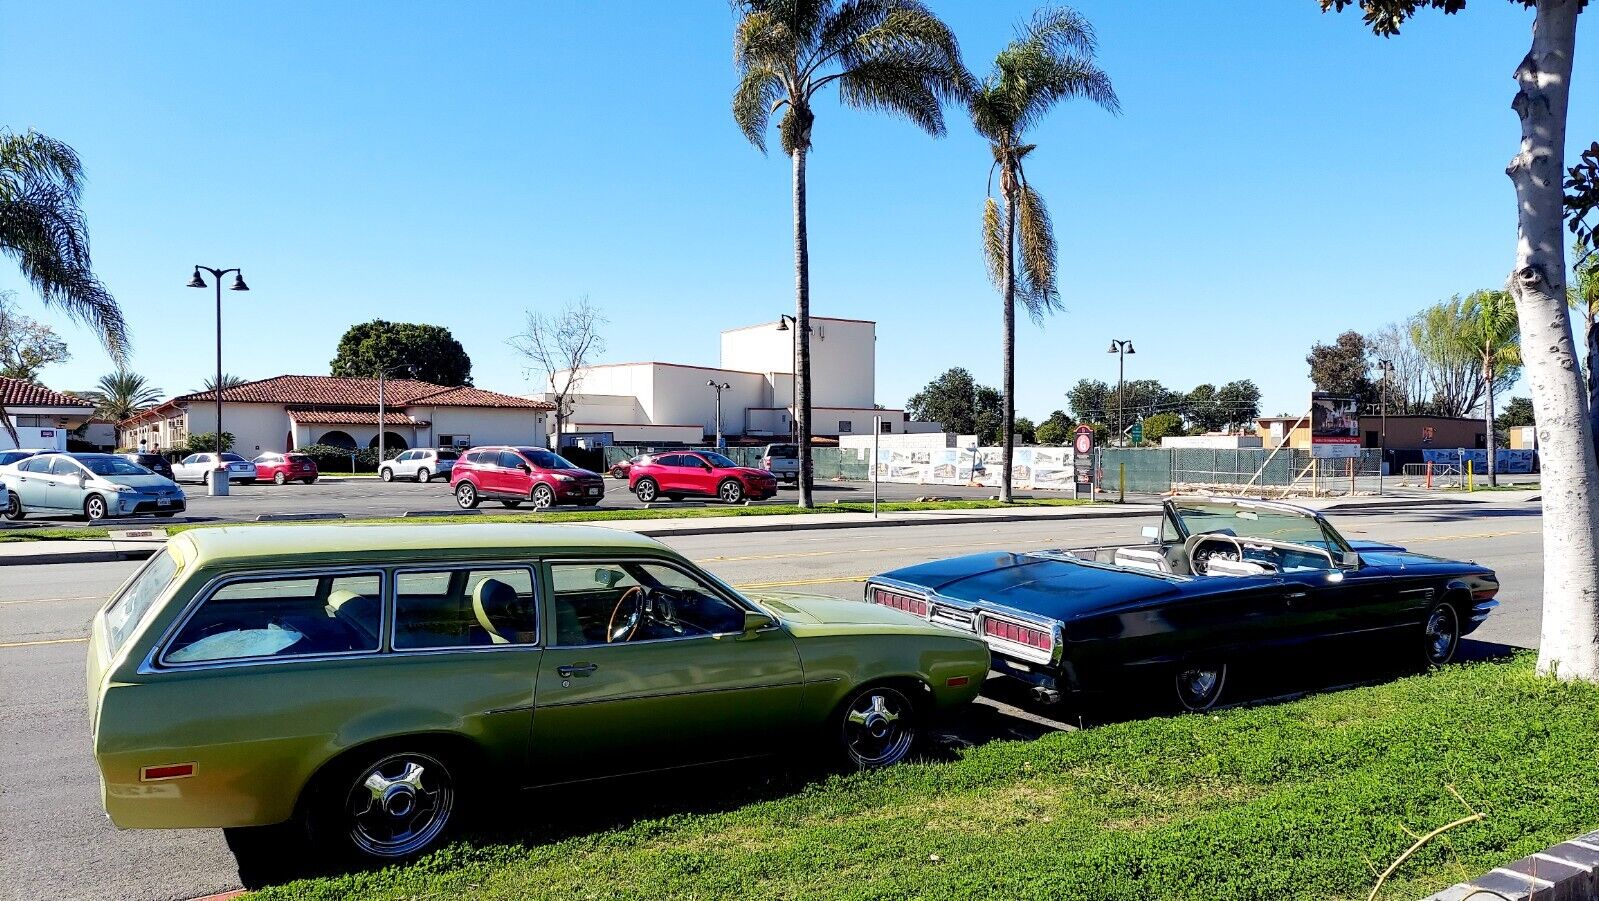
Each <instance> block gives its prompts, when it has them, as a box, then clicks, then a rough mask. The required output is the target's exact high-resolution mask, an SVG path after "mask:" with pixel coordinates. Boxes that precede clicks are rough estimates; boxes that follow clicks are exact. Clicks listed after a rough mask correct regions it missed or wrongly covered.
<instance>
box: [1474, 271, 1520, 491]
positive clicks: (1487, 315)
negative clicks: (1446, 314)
mask: <svg viewBox="0 0 1599 901" xmlns="http://www.w3.org/2000/svg"><path fill="white" fill-rule="evenodd" d="M1465 315H1466V328H1465V329H1464V331H1463V333H1462V338H1464V339H1465V340H1466V342H1467V343H1468V345H1469V346H1470V348H1471V350H1472V352H1473V353H1475V354H1476V355H1477V358H1478V360H1479V361H1480V362H1481V364H1482V382H1483V384H1484V385H1485V386H1486V388H1485V391H1486V394H1485V396H1484V399H1483V416H1482V418H1483V423H1484V425H1485V426H1486V428H1485V429H1484V431H1485V432H1487V434H1488V484H1489V485H1497V484H1499V474H1498V470H1497V467H1496V466H1495V461H1494V449H1495V448H1494V383H1495V382H1497V381H1501V380H1510V379H1512V378H1513V371H1519V370H1520V369H1521V326H1520V325H1519V324H1517V322H1516V303H1515V301H1514V300H1512V299H1511V297H1510V294H1509V293H1508V292H1506V291H1473V292H1472V293H1471V294H1470V295H1468V296H1467V297H1466V313H1465Z"/></svg>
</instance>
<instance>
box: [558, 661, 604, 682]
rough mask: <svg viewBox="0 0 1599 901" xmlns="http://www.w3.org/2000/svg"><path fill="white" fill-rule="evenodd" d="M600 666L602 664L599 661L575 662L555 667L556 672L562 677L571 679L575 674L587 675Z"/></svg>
mask: <svg viewBox="0 0 1599 901" xmlns="http://www.w3.org/2000/svg"><path fill="white" fill-rule="evenodd" d="M599 668H600V665H599V664H598V663H574V664H570V665H567V666H558V667H556V668H555V672H556V673H557V674H558V675H560V677H561V678H562V679H570V678H572V677H573V676H587V675H589V674H590V673H592V672H594V671H595V670H597V669H599Z"/></svg>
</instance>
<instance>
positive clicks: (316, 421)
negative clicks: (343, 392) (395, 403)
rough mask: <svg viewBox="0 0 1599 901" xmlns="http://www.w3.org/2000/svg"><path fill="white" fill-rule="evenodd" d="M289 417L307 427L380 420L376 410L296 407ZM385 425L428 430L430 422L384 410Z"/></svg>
mask: <svg viewBox="0 0 1599 901" xmlns="http://www.w3.org/2000/svg"><path fill="white" fill-rule="evenodd" d="M289 416H291V417H293V419H294V421H295V422H298V423H301V424H305V425H371V424H372V423H374V422H376V421H377V418H378V414H377V411H376V410H299V409H296V408H294V407H290V408H289ZM383 424H384V425H398V426H420V427H422V428H426V427H427V425H428V422H427V420H425V419H417V418H415V417H412V416H407V415H406V414H404V413H395V412H393V411H391V410H384V411H383Z"/></svg>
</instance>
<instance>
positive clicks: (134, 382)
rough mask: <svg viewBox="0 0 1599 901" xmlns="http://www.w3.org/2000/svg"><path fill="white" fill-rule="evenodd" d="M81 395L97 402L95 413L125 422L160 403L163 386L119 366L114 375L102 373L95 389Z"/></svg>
mask: <svg viewBox="0 0 1599 901" xmlns="http://www.w3.org/2000/svg"><path fill="white" fill-rule="evenodd" d="M79 396H81V397H82V398H83V399H84V400H86V401H88V402H89V403H92V404H94V415H96V416H98V417H100V418H102V419H109V420H111V421H112V422H121V421H122V420H124V419H127V418H128V417H129V416H132V415H133V414H135V413H138V412H140V411H141V410H146V409H149V408H150V407H153V406H155V405H156V404H157V403H159V402H160V401H161V389H160V388H157V387H155V386H154V385H152V384H150V380H149V379H146V378H145V377H144V376H142V375H139V374H138V373H136V372H129V371H128V370H126V369H118V370H117V371H116V372H113V373H111V374H110V375H102V376H100V381H98V382H96V383H95V386H94V390H92V391H84V392H82V393H81V394H80V395H79Z"/></svg>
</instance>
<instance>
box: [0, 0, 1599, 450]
mask: <svg viewBox="0 0 1599 901" xmlns="http://www.w3.org/2000/svg"><path fill="white" fill-rule="evenodd" d="M929 4H930V6H931V7H932V8H933V9H934V11H935V12H937V13H938V14H939V15H940V16H941V17H943V18H944V19H945V21H946V22H948V23H949V25H950V26H951V27H952V28H953V29H954V31H955V33H956V35H957V37H958V38H959V40H960V42H961V50H962V53H963V55H964V57H965V59H966V62H967V65H968V66H969V67H971V68H972V69H973V70H974V71H976V72H977V73H978V74H979V75H982V74H985V73H986V72H987V71H988V68H989V61H991V60H992V59H993V57H994V55H995V54H996V53H997V52H998V51H999V50H1000V49H1001V48H1002V47H1003V46H1004V44H1005V43H1006V42H1007V41H1009V40H1010V39H1011V36H1012V33H1013V28H1014V26H1015V24H1016V23H1017V22H1018V21H1019V20H1021V19H1023V18H1025V17H1026V16H1027V15H1029V14H1030V13H1031V11H1032V9H1033V8H1034V7H1033V6H1032V5H1031V4H1029V3H1022V2H1012V0H961V2H955V0H929ZM1076 8H1077V9H1078V10H1079V11H1080V12H1082V13H1083V14H1084V15H1086V16H1087V17H1088V18H1089V19H1090V20H1091V21H1092V22H1093V23H1094V25H1095V27H1096V28H1097V30H1098V33H1099V38H1100V51H1099V60H1100V63H1101V65H1102V67H1103V68H1104V69H1105V70H1106V71H1107V72H1108V73H1109V74H1110V76H1111V78H1112V80H1113V83H1114V85H1115V87H1116V91H1117V93H1118V95H1119V96H1120V99H1121V104H1122V114H1121V115H1120V116H1119V117H1117V116H1112V115H1110V114H1108V113H1106V112H1105V111H1103V110H1101V109H1099V108H1098V107H1095V106H1093V105H1092V104H1088V103H1086V102H1077V103H1068V104H1065V105H1062V106H1060V107H1058V108H1057V109H1056V110H1055V111H1054V112H1053V113H1052V114H1050V115H1049V116H1048V117H1047V118H1046V119H1045V120H1044V121H1043V122H1042V124H1041V125H1040V126H1039V127H1038V129H1037V130H1036V131H1035V132H1034V134H1033V140H1034V141H1035V142H1036V143H1037V145H1038V149H1037V150H1036V151H1035V152H1034V153H1033V155H1032V156H1031V157H1030V159H1029V163H1028V176H1029V179H1030V181H1031V183H1032V184H1033V185H1034V187H1035V188H1037V189H1038V190H1039V191H1040V192H1041V193H1042V194H1043V196H1044V198H1045V200H1046V202H1047V203H1048V205H1049V208H1050V211H1051V213H1052V215H1053V217H1054V221H1055V228H1056V238H1057V240H1058V242H1059V264H1058V265H1059V271H1060V287H1061V294H1062V300H1063V302H1064V304H1065V306H1066V311H1065V312H1064V313H1060V314H1057V315H1055V316H1052V317H1050V318H1049V319H1048V320H1047V321H1046V322H1045V323H1044V326H1043V327H1042V328H1038V327H1035V326H1033V325H1032V324H1031V323H1030V322H1028V321H1027V319H1026V318H1025V317H1022V318H1021V319H1020V321H1019V323H1018V335H1017V408H1018V413H1019V414H1020V415H1025V416H1030V417H1032V418H1034V419H1042V418H1043V417H1045V416H1047V415H1048V414H1049V412H1050V411H1051V410H1054V409H1058V408H1064V407H1065V406H1066V402H1065V396H1064V394H1065V391H1066V390H1067V388H1069V387H1070V386H1071V385H1072V384H1073V383H1075V382H1076V381H1077V380H1078V379H1082V378H1094V379H1101V380H1105V381H1109V382H1114V381H1115V379H1116V363H1117V358H1116V357H1115V356H1114V355H1111V354H1107V353H1106V347H1107V345H1108V344H1109V342H1110V340H1111V339H1112V338H1127V339H1131V340H1132V341H1133V342H1134V345H1135V348H1136V353H1135V355H1133V356H1131V357H1128V358H1127V361H1126V362H1127V377H1128V378H1129V379H1134V378H1154V379H1159V380H1161V381H1162V382H1164V383H1165V384H1166V385H1167V386H1168V387H1171V388H1176V389H1180V390H1187V389H1189V388H1191V387H1193V386H1194V385H1196V384H1200V383H1204V382H1210V383H1214V384H1218V385H1219V384H1221V383H1223V382H1227V381H1231V380H1234V379H1244V378H1248V379H1253V380H1254V381H1255V382H1256V384H1258V385H1259V386H1260V388H1261V390H1262V393H1263V398H1262V413H1264V414H1274V413H1288V412H1295V413H1297V412H1300V411H1302V410H1303V409H1304V408H1305V407H1306V406H1307V404H1308V392H1309V391H1310V381H1309V378H1308V367H1307V366H1306V364H1305V360H1304V358H1305V354H1306V352H1307V351H1308V350H1309V347H1310V346H1311V345H1312V344H1313V343H1315V342H1316V341H1330V340H1331V339H1332V338H1333V337H1334V336H1336V335H1337V334H1338V333H1339V332H1341V331H1344V330H1345V329H1349V328H1353V329H1357V330H1359V331H1362V332H1369V331H1371V330H1374V329H1375V328H1377V327H1379V326H1381V325H1383V324H1385V323H1387V322H1391V321H1394V320H1397V319H1401V318H1403V317H1405V316H1408V315H1409V314H1410V313H1412V312H1414V311H1416V310H1418V309H1420V308H1422V307H1424V306H1426V305H1428V304H1430V303H1432V302H1434V301H1436V300H1438V299H1440V298H1444V297H1448V296H1449V295H1451V294H1455V293H1465V292H1469V291H1471V290H1474V289H1477V288H1491V287H1499V286H1500V285H1501V284H1502V283H1503V280H1504V276H1505V274H1506V273H1507V272H1508V271H1509V269H1510V267H1511V265H1512V263H1513V260H1514V256H1513V254H1514V248H1515V234H1516V233H1515V203H1514V197H1513V193H1512V190H1511V185H1510V182H1509V179H1507V178H1506V177H1505V175H1504V167H1505V164H1506V162H1507V161H1508V160H1509V159H1510V157H1511V155H1512V154H1513V153H1514V152H1515V150H1516V146H1517V142H1518V137H1519V132H1518V127H1517V123H1516V118H1515V115H1514V113H1513V112H1512V111H1511V109H1510V99H1511V97H1512V96H1513V93H1514V84H1513V82H1512V80H1511V73H1512V71H1513V70H1514V68H1515V66H1516V65H1517V63H1518V62H1519V61H1520V60H1521V58H1522V56H1523V55H1524V54H1525V53H1526V50H1527V47H1528V43H1529V33H1530V25H1531V21H1532V18H1531V13H1530V12H1528V11H1525V10H1523V9H1522V8H1521V7H1520V5H1519V4H1512V3H1509V2H1505V0H1472V3H1471V4H1470V8H1469V9H1467V10H1466V12H1465V13H1463V14H1461V15H1457V16H1448V17H1446V16H1443V15H1442V14H1439V13H1426V14H1423V15H1421V16H1420V17H1419V18H1417V19H1416V20H1414V21H1413V22H1411V23H1410V25H1409V26H1408V27H1407V28H1406V30H1405V33H1404V34H1403V35H1402V36H1400V37H1397V38H1390V39H1382V38H1378V37H1375V36H1373V35H1372V34H1371V33H1370V32H1369V31H1367V30H1366V29H1364V28H1363V27H1362V23H1361V21H1360V17H1359V15H1358V13H1355V12H1345V13H1344V14H1342V15H1323V14H1322V13H1320V12H1319V10H1318V5H1317V3H1316V2H1315V0H1227V2H1221V3H1194V2H1176V0H1079V2H1078V3H1077V4H1076ZM1582 18H1583V22H1582V24H1581V25H1580V26H1579V28H1580V29H1581V32H1580V34H1579V45H1584V46H1594V45H1593V41H1594V40H1595V39H1596V37H1599V36H1596V34H1595V29H1596V28H1599V25H1596V24H1595V22H1594V20H1595V19H1596V18H1599V16H1595V15H1587V16H1584V17H1582ZM733 25H734V16H733V13H732V12H731V11H730V7H729V5H728V3H727V2H725V0H680V2H670V3H666V2H645V0H603V2H602V0H596V2H576V0H560V2H557V0H550V2H540V3H523V2H509V0H505V2H476V3H472V4H459V5H458V4H447V3H438V2H430V3H424V2H392V3H384V4H371V3H365V4H363V3H336V4H328V3H316V2H276V3H271V4H264V3H262V4H247V3H205V4H200V3H164V2H142V3H124V2H87V0H82V2H80V0H57V2H51V3H38V2H34V0H0V109H3V110H4V113H3V115H0V127H5V128H9V129H12V130H14V131H20V130H24V129H29V128H32V129H37V130H38V131H41V132H44V133H47V134H49V135H51V136H53V137H56V138H59V139H61V140H64V141H66V142H68V143H69V144H71V145H72V146H73V147H74V148H76V149H77V151H78V153H79V154H80V156H81V157H82V159H83V163H84V166H85V168H86V170H87V174H88V178H89V181H88V184H87V187H86V189H85V191H84V198H83V206H84V211H85V213H86V215H87V217H88V221H89V227H90V234H91V238H92V248H93V255H94V264H95V269H96V271H97V273H98V274H99V276H100V277H101V279H102V280H103V281H104V282H105V283H106V284H107V286H108V287H109V288H110V289H111V290H112V292H113V293H114V294H115V296H116V297H117V299H118V301H120V303H121V305H122V307H123V310H124V312H125V314H126V316H127V318H128V321H129V324H130V326H131V328H132V336H133V346H134V354H133V368H134V369H135V370H136V371H138V372H140V373H142V374H144V375H146V376H148V377H149V378H150V379H151V381H152V382H153V383H154V384H155V385H157V386H159V387H160V388H161V389H163V391H164V392H165V393H166V394H169V395H171V394H178V393H184V392H188V391H191V390H194V389H196V388H198V387H199V386H200V385H201V383H202V381H203V380H204V379H205V378H206V377H207V375H208V374H209V373H210V372H211V371H212V370H213V368H214V365H215V363H214V357H213V350H212V346H213V341H214V329H215V318H214V317H215V311H214V302H215V298H214V295H213V294H212V292H211V291H209V290H208V291H204V292H201V291H196V290H191V289H187V288H185V287H184V285H185V283H186V282H187V281H188V278H189V275H190V272H191V267H192V266H193V265H194V264H196V263H198V264H202V265H207V266H213V267H218V268H224V267H233V266H238V267H242V269H243V270H244V274H245V278H246V279H247V281H248V282H249V284H250V287H251V291H250V292H249V293H245V294H233V293H229V292H226V291H224V293H223V303H224V307H225V308H224V312H223V330H224V334H223V367H224V369H225V370H227V371H228V372H232V373H237V374H239V375H242V376H245V377H248V378H265V377H269V376H273V375H279V374H284V373H295V374H325V373H326V372H327V371H328V364H329V361H330V360H331V359H332V358H333V355H334V350H335V346H336V344H337V342H338V339H339V336H340V335H341V334H342V333H343V332H344V330H345V329H346V328H347V327H349V326H350V325H351V324H354V323H357V322H363V321H366V320H370V319H373V318H384V319H390V320H399V321H416V322H429V323H435V324H439V325H443V326H446V327H448V328H449V329H450V330H451V331H452V332H453V333H454V334H455V336H456V338H457V339H459V340H460V341H461V342H462V344H463V345H465V347H466V350H467V352H468V353H469V354H470V355H471V357H472V360H473V371H474V379H475V382H476V384H477V385H479V386H480V387H484V388H490V389H493V390H499V391H505V392H509V393H518V394H520V393H527V392H530V391H533V390H536V386H535V383H534V381H533V380H530V379H529V377H528V372H527V371H526V368H525V365H526V364H525V362H524V361H523V360H521V359H519V358H518V357H517V355H516V354H515V352H514V351H513V350H512V349H511V348H510V347H509V346H508V345H507V340H506V339H507V338H508V337H509V336H511V335H513V334H515V333H517V332H518V331H520V330H521V329H522V327H523V323H524V319H525V316H526V313H527V311H530V310H533V311H555V310H558V309H559V308H560V307H561V306H562V305H563V304H566V303H568V302H570V301H572V300H573V299H575V298H578V297H580V296H585V295H586V296H587V297H588V298H589V300H590V302H591V303H592V304H594V305H595V306H597V307H599V308H601V309H602V310H603V311H604V313H605V314H606V315H607V317H608V320H609V322H608V325H607V326H606V328H605V332H604V337H605V340H606V345H607V346H606V349H605V352H604V354H603V355H602V357H601V360H602V361H606V362H621V361H628V360H659V361H667V362H683V363H697V364H710V365H715V363H716V362H717V357H718V353H719V347H720V344H719V338H718V333H719V331H720V330H721V329H724V328H732V327H737V326H743V325H749V324H753V323H759V322H763V321H773V320H775V319H776V318H777V316H778V314H780V313H784V312H788V313H792V312H793V306H794V270H793V246H792V210H791V197H790V169H789V162H788V159H787V158H786V157H785V156H784V155H783V154H782V153H781V151H780V150H778V149H777V142H776V139H775V135H774V137H773V139H772V141H771V142H770V145H771V147H772V150H771V152H770V153H768V154H767V155H765V156H763V155H762V154H761V153H759V152H758V151H756V150H755V149H754V148H753V147H751V146H750V145H749V143H748V142H747V141H746V140H745V139H744V137H743V135H742V134H741V133H740V132H739V130H738V129H737V128H736V127H735V125H734V124H733V120H732V117H731V114H730V112H729V104H730V95H731V92H732V90H733V87H734V85H735V83H736V74H735V71H734V68H733V64H732V55H731V34H732V30H733ZM1586 55H1587V54H1583V53H1581V52H1579V55H1578V73H1577V77H1576V79H1575V81H1576V84H1575V86H1574V91H1573V95H1572V101H1571V113H1570V122H1571V145H1572V147H1573V148H1576V147H1585V146H1587V144H1588V142H1589V141H1591V140H1594V139H1595V138H1599V121H1596V120H1599V116H1596V114H1599V88H1596V87H1595V84H1594V81H1593V80H1592V79H1584V78H1583V75H1585V74H1589V73H1593V72H1595V71H1599V70H1595V69H1593V68H1592V67H1591V66H1585V65H1584V57H1585V56H1586ZM947 120H948V134H947V135H946V136H944V137H942V138H939V139H934V138H931V137H929V136H927V135H926V134H925V133H923V132H921V131H920V130H918V129H917V128H916V127H914V126H912V125H910V124H909V123H907V122H905V121H902V120H898V119H892V118H888V117H885V116H883V115H881V114H875V113H868V112H862V111H858V110H853V109H847V108H843V107H841V106H840V105H839V104H838V103H837V99H836V96H826V97H824V98H823V99H822V101H821V102H820V104H819V107H818V110H817V121H816V126H815V133H814V136H813V140H814V150H813V152H812V154H811V158H810V170H809V187H810V194H809V206H810V237H811V244H810V253H811V291H812V294H811V298H812V311H813V313H815V314H816V315H824V316H838V317H845V318H857V319H871V320H875V321H876V322H877V323H878V355H877V401H878V403H880V404H883V405H885V406H888V407H900V406H902V405H903V404H904V402H905V400H906V399H907V398H908V397H909V396H910V395H911V394H913V393H915V392H916V391H917V390H918V389H919V388H920V387H921V386H923V385H924V384H926V383H927V382H928V381H929V380H931V379H932V378H934V377H935V376H937V375H938V374H939V373H940V372H942V371H943V370H945V369H947V368H949V367H952V366H963V367H966V368H967V369H969V370H971V371H972V372H973V373H974V374H975V375H976V376H977V377H978V379H979V380H980V381H982V382H984V383H987V384H992V385H998V384H999V382H1000V378H1001V326H1000V315H1001V305H1000V300H999V296H998V294H997V293H996V292H995V290H994V289H993V287H992V286H991V285H990V284H989V282H988V280H987V276H986V274H985V271H984V266H983V260H982V255H981V248H980V241H979V225H980V213H981V208H982V202H983V197H984V193H985V191H986V189H987V180H988V168H989V164H990V158H989V155H988V151H987V148H986V147H984V146H983V144H982V142H981V141H980V140H979V139H978V138H977V137H976V136H975V135H974V134H973V132H972V129H971V126H970V122H969V120H968V119H967V118H966V117H964V116H963V115H962V114H961V113H960V111H959V110H954V109H952V110H949V111H948V114H947ZM0 289H11V290H15V291H17V293H18V296H17V299H18V301H19V304H20V306H21V308H22V310H23V312H25V313H27V314H29V315H32V316H35V317H36V318H40V319H43V320H45V321H47V322H49V323H51V324H52V325H53V326H55V327H56V329H57V330H58V331H59V332H60V333H61V334H62V336H63V337H64V338H65V339H66V340H67V342H68V344H69V347H70V349H71V351H72V354H73V357H72V360H71V361H70V362H67V363H65V364H60V365H56V366H52V367H50V368H49V369H47V370H46V371H45V372H44V373H43V375H42V380H43V381H44V382H46V383H47V384H49V385H50V386H52V387H55V388H58V389H69V390H70V389H81V388H87V387H90V386H92V385H93V383H94V382H95V380H96V379H98V378H99V377H100V376H101V375H103V374H105V373H106V372H109V371H110V369H111V365H110V362H109V359H108V358H107V356H106V355H105V353H104V351H103V350H101V349H100V348H99V346H98V344H97V343H96V342H95V339H94V338H93V336H92V334H91V333H89V332H88V331H86V330H85V329H83V328H82V327H80V326H78V325H76V324H73V323H72V322H70V321H68V320H67V319H66V318H65V317H64V316H63V315H62V314H61V313H59V312H58V311H53V310H50V309H49V308H47V307H44V306H43V305H42V304H41V303H40V301H39V299H38V298H37V296H36V295H35V294H34V293H33V292H32V291H31V290H30V289H29V288H28V287H27V285H26V284H25V283H24V282H23V281H22V279H21V278H20V276H19V275H18V273H17V271H16V269H15V267H14V266H13V265H11V264H10V263H9V262H7V263H4V264H0Z"/></svg>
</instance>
